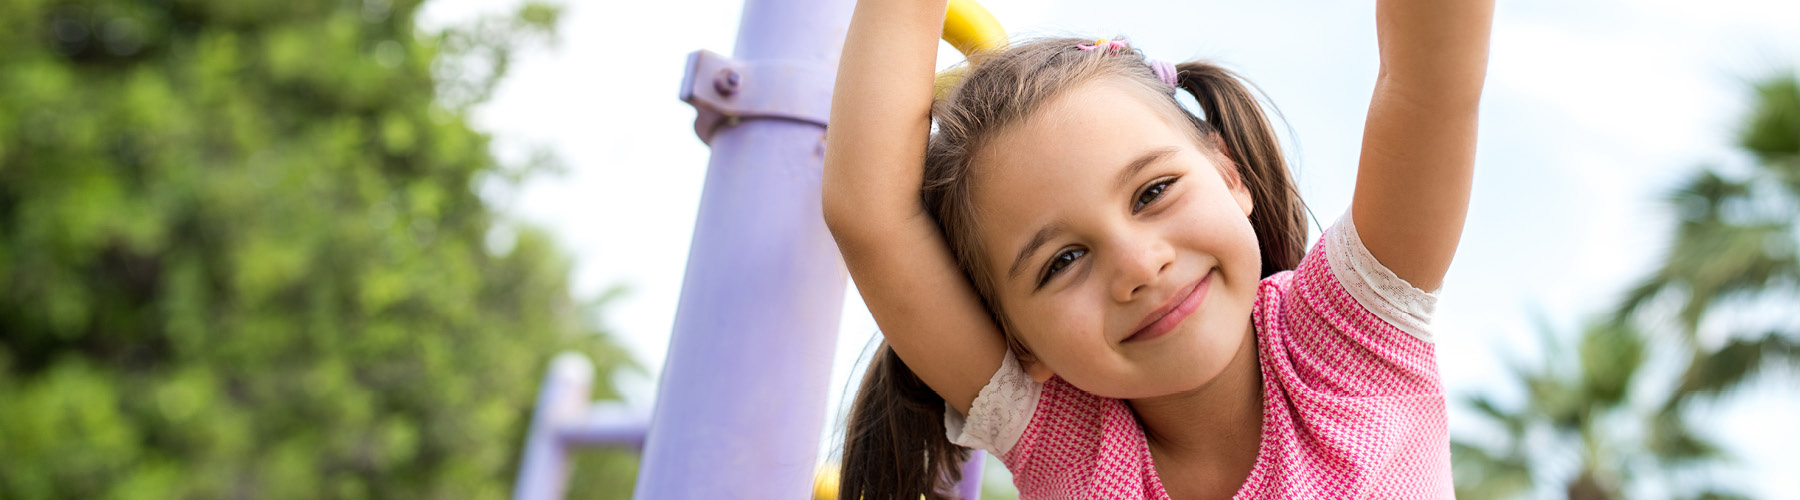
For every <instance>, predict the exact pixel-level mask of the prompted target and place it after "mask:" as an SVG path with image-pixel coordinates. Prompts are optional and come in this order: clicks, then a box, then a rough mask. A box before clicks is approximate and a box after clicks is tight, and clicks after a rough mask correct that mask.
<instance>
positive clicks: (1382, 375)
mask: <svg viewBox="0 0 1800 500" xmlns="http://www.w3.org/2000/svg"><path fill="white" fill-rule="evenodd" d="M1320 239H1321V241H1320V242H1319V243H1318V244H1317V245H1314V247H1313V249H1312V251H1310V252H1308V253H1307V255H1306V257H1305V258H1304V259H1302V260H1301V261H1300V268H1299V269H1297V270H1294V271H1287V272H1282V273H1279V274H1276V275H1274V276H1270V277H1268V278H1266V279H1264V280H1262V285H1261V286H1260V287H1259V288H1258V290H1257V293H1256V306H1255V308H1254V310H1253V312H1252V315H1253V321H1254V322H1255V327H1256V339H1257V353H1258V355H1259V357H1260V360H1261V369H1262V379H1263V382H1262V393H1263V423H1262V436H1263V438H1262V445H1261V449H1260V450H1259V451H1258V452H1257V457H1256V466H1255V468H1254V469H1252V470H1251V471H1250V476H1249V477H1248V478H1246V479H1245V480H1244V484H1243V486H1242V487H1240V488H1239V489H1238V492H1237V495H1236V496H1235V497H1234V498H1238V499H1255V498H1449V497H1452V496H1453V495H1454V493H1453V490H1452V488H1451V481H1450V437H1449V433H1448V429H1447V425H1446V422H1445V416H1444V413H1445V402H1444V391H1443V384H1442V382H1441V381H1440V379H1439V378H1438V371H1437V362H1436V359H1435V357H1434V355H1433V350H1432V344H1431V333H1430V331H1429V330H1428V325H1429V321H1430V316H1431V310H1432V308H1433V306H1434V305H1435V303H1436V300H1437V296H1436V295H1435V294H1434V293H1427V292H1424V291H1421V290H1418V289H1416V288H1413V287H1412V286H1411V285H1409V284H1407V283H1406V282H1405V281H1403V280H1401V279H1400V278H1399V277H1397V276H1395V275H1394V273H1393V272H1391V271H1389V270H1388V269H1387V268H1385V267H1382V266H1381V264H1380V263H1379V262H1376V260H1375V258H1374V257H1373V256H1371V255H1370V254H1369V252H1368V250H1367V249H1366V248H1365V247H1363V245H1362V240H1361V239H1360V238H1359V237H1357V235H1356V228H1355V227H1353V225H1352V224H1351V221H1350V216H1349V214H1345V215H1344V216H1343V217H1342V218H1340V219H1339V220H1338V222H1337V224H1336V225H1334V226H1333V227H1332V228H1331V229H1329V230H1326V232H1325V235H1324V236H1323V237H1322V238H1320ZM969 413H970V416H969V417H967V418H966V419H965V418H964V417H963V416H962V415H961V414H959V413H958V412H956V410H954V409H951V410H949V411H947V412H946V415H945V420H946V425H947V427H948V428H949V434H950V438H951V442H954V443H957V444H959V445H963V446H968V447H972V448H981V449H986V450H988V452H989V453H992V454H994V456H996V457H1000V459H1001V461H1002V462H1004V463H1005V464H1006V467H1007V469H1009V470H1011V471H1012V473H1013V484H1014V485H1016V486H1017V487H1018V489H1019V498H1021V499H1025V500H1033V499H1162V500H1166V499H1168V498H1169V495H1168V493H1167V492H1166V491H1164V490H1163V485H1162V481H1161V480H1160V479H1159V478H1158V477H1157V475H1156V467H1155V465H1154V463H1153V461H1152V457H1151V455H1150V448H1149V445H1148V444H1147V443H1146V442H1145V440H1144V432H1143V429H1142V428H1140V427H1139V426H1138V423H1137V420H1136V419H1135V418H1134V417H1133V415H1132V413H1131V409H1130V407H1128V406H1127V405H1126V404H1125V402H1124V401H1121V400H1117V399H1110V398H1103V397H1099V396H1095V395H1092V394H1088V393H1087V392H1085V391H1082V390H1081V389H1077V388H1075V387H1074V386H1071V385H1069V384H1068V383H1067V382H1064V381H1062V379H1060V378H1051V379H1050V380H1049V381H1048V382H1044V383H1037V382H1036V381H1033V380H1031V378H1030V377H1029V376H1027V375H1026V374H1025V372H1024V371H1023V370H1021V369H1020V368H1019V363H1018V360H1017V359H1016V358H1015V357H1013V355H1012V354H1010V353H1009V354H1007V357H1006V359H1005V360H1004V361H1003V362H1002V366H1001V368H1000V371H999V372H997V373H995V374H994V378H993V379H992V380H991V381H989V383H988V385H987V386H985V387H983V388H982V390H981V393H980V395H979V396H977V397H976V399H975V403H974V405H973V407H972V408H971V409H970V411H969Z"/></svg>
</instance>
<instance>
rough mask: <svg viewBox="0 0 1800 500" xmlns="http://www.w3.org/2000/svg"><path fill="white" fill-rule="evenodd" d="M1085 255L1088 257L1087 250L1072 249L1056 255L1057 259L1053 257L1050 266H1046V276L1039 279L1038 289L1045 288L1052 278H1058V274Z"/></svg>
mask: <svg viewBox="0 0 1800 500" xmlns="http://www.w3.org/2000/svg"><path fill="white" fill-rule="evenodd" d="M1083 255H1087V250H1082V249H1079V248H1071V249H1068V250H1064V251H1063V252H1062V253H1059V254H1056V256H1055V257H1051V258H1050V265H1048V266H1044V276H1043V277H1042V278H1038V288H1043V287H1044V284H1045V283H1049V282H1050V278H1052V277H1055V276H1056V273H1059V272H1062V270H1063V269H1065V268H1067V267H1069V266H1071V265H1074V264H1075V259H1079V258H1081V256H1083Z"/></svg>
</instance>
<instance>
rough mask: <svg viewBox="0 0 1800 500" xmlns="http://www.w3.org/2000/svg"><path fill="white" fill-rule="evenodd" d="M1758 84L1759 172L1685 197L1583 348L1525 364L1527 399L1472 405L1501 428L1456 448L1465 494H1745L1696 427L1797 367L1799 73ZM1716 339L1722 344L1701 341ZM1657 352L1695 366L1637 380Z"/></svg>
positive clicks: (1685, 191) (1722, 179)
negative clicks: (1705, 416) (1701, 416)
mask: <svg viewBox="0 0 1800 500" xmlns="http://www.w3.org/2000/svg"><path fill="white" fill-rule="evenodd" d="M1754 88H1755V97H1756V99H1755V101H1754V107H1753V108H1752V109H1753V111H1752V113H1751V116H1750V117H1749V118H1748V120H1747V121H1746V124H1745V127H1744V128H1743V129H1742V130H1741V131H1740V139H1739V145H1740V146H1742V147H1743V148H1744V149H1745V151H1746V152H1748V153H1749V156H1750V157H1751V158H1752V159H1753V162H1752V165H1751V166H1750V168H1748V169H1744V171H1731V170H1727V169H1721V168H1705V169H1701V170H1700V171H1699V172H1697V173H1696V174H1694V175H1693V176H1692V177H1690V178H1689V179H1688V180H1686V181H1685V182H1683V184H1682V185H1681V187H1679V188H1678V189H1676V190H1675V191H1674V193H1673V195H1671V196H1670V198H1669V202H1670V205H1671V207H1672V208H1673V209H1674V213H1675V214H1676V220H1675V221H1674V222H1675V228H1674V231H1673V233H1674V241H1673V242H1672V243H1671V244H1670V247H1669V250H1668V252H1667V254H1666V255H1665V256H1664V258H1663V261H1662V263H1660V265H1659V266H1658V267H1657V268H1655V269H1653V270H1652V271H1651V272H1650V273H1649V275H1648V276H1646V277H1645V278H1644V279H1642V281H1640V283H1639V284H1638V285H1637V286H1635V287H1634V288H1632V289H1631V290H1630V291H1628V292H1627V293H1626V295H1625V296H1624V298H1623V299H1622V300H1621V301H1620V302H1621V303H1620V305H1619V306H1618V308H1617V309H1616V311H1615V312H1613V313H1612V314H1609V315H1608V317H1607V318H1605V319H1604V320H1602V321H1600V322H1598V323H1595V324H1593V325H1590V326H1589V327H1588V328H1586V329H1584V330H1583V331H1581V332H1580V335H1579V336H1578V338H1579V340H1578V342H1579V347H1578V348H1577V351H1578V353H1577V354H1575V355H1570V354H1568V352H1567V351H1569V349H1568V348H1567V347H1560V344H1559V342H1558V340H1557V338H1556V336H1554V335H1546V338H1545V342H1544V344H1545V345H1546V346H1550V347H1549V349H1548V353H1547V355H1546V359H1545V360H1544V361H1543V362H1542V363H1539V364H1537V365H1529V366H1528V365H1523V364H1517V363H1515V368H1514V369H1513V376H1514V377H1515V379H1516V381H1518V382H1519V383H1520V384H1521V385H1523V386H1524V387H1525V389H1526V391H1525V392H1526V398H1525V401H1524V402H1523V403H1522V404H1519V405H1514V406H1512V407H1503V406H1501V405H1499V404H1497V403H1495V402H1494V401H1492V400H1491V399H1489V398H1487V397H1485V396H1477V397H1474V398H1471V399H1470V400H1469V404H1470V406H1471V407H1472V408H1473V409H1474V410H1476V411H1477V412H1478V413H1479V414H1481V415H1484V416H1485V417H1486V420H1488V421H1489V422H1488V423H1491V424H1494V425H1495V426H1496V427H1498V428H1499V429H1501V430H1503V431H1504V434H1502V439H1501V440H1500V442H1498V443H1495V442H1482V441H1479V440H1461V439H1459V440H1457V441H1456V442H1455V443H1453V452H1452V456H1453V457H1455V460H1456V463H1455V468H1456V479H1457V491H1458V497H1459V498H1468V499H1482V498H1513V497H1517V496H1519V495H1521V494H1523V493H1527V492H1530V491H1532V489H1533V488H1535V487H1536V485H1538V484H1549V485H1556V486H1558V489H1559V490H1562V491H1565V492H1566V493H1567V495H1568V498H1571V499H1581V500H1586V499H1595V500H1599V499H1618V498H1627V497H1628V496H1629V492H1630V491H1631V490H1632V488H1631V487H1632V485H1634V484H1644V483H1646V482H1659V483H1657V484H1660V485H1661V486H1662V487H1661V488H1659V489H1662V490H1664V491H1667V492H1672V493H1674V494H1679V495H1680V496H1676V497H1677V498H1695V499H1729V498H1740V496H1738V495H1735V494H1733V493H1732V492H1733V491H1736V490H1738V488H1733V487H1732V485H1727V484H1720V483H1719V482H1717V481H1716V480H1714V479H1711V478H1710V477H1709V476H1708V475H1707V474H1706V471H1707V470H1708V468H1709V467H1711V466H1715V465H1718V464H1719V463H1721V462H1722V461H1724V460H1726V459H1728V458H1729V456H1728V454H1727V453H1726V452H1725V451H1724V450H1723V449H1722V447H1720V446H1719V445H1717V444H1715V443H1713V442H1711V441H1710V440H1708V439H1707V438H1706V437H1705V436H1704V435H1703V434H1702V433H1697V432H1695V431H1694V430H1692V429H1691V428H1690V426H1689V423H1688V420H1689V415H1690V413H1691V412H1692V411H1693V408H1692V406H1693V403H1695V402H1701V401H1709V400H1714V399H1716V398H1717V397H1718V396H1719V395H1721V394H1725V393H1728V392H1729V391H1730V390H1732V389H1735V388H1737V387H1740V386H1742V385H1743V384H1744V383H1746V382H1749V381H1751V380H1754V379H1755V378H1756V377H1757V375H1759V374H1762V373H1764V372H1765V371H1766V370H1767V369H1769V368H1773V367H1778V366H1789V367H1797V366H1800V330H1794V328H1795V323H1794V321H1793V319H1795V316H1794V314H1795V312H1794V309H1793V304H1794V303H1796V301H1800V257H1797V256H1796V255H1797V252H1796V249H1797V248H1800V80H1797V79H1796V77H1795V76H1794V75H1792V74H1787V75H1782V76H1778V77H1775V78H1771V79H1768V80H1765V81H1762V82H1760V83H1758V84H1756V85H1755V86H1754ZM1709 321H1710V322H1709ZM1544 331H1545V332H1548V331H1549V330H1548V328H1545V329H1544ZM1703 332H1705V333H1706V335H1705V336H1706V337H1712V338H1715V339H1722V340H1718V341H1710V342H1709V341H1703V338H1702V337H1703ZM1657 346H1661V347H1665V348H1667V349H1668V350H1669V351H1670V353H1669V358H1670V359H1673V360H1675V361H1676V362H1677V363H1683V362H1685V364H1682V365H1678V366H1676V367H1675V373H1676V374H1678V375H1676V376H1674V380H1672V381H1652V382H1645V380H1647V379H1646V378H1645V377H1642V376H1640V371H1641V370H1640V368H1642V364H1643V361H1644V359H1645V356H1646V352H1647V350H1648V349H1647V348H1648V347H1657ZM1568 457H1574V458H1575V459H1574V460H1573V462H1574V464H1575V465H1574V466H1572V467H1571V466H1569V465H1568V464H1569V462H1570V460H1567V458H1568ZM1570 471H1572V473H1571V472H1570Z"/></svg>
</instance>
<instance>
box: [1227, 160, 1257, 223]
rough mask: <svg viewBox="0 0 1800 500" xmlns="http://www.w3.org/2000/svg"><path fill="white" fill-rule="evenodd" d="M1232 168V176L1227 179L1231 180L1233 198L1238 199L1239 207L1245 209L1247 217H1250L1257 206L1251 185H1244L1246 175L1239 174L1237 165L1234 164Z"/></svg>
mask: <svg viewBox="0 0 1800 500" xmlns="http://www.w3.org/2000/svg"><path fill="white" fill-rule="evenodd" d="M1230 170H1231V173H1230V174H1229V175H1230V178H1228V179H1226V180H1227V181H1229V182H1230V186H1229V187H1230V188H1231V199H1232V200H1234V201H1237V204H1238V208H1240V209H1243V211H1244V216H1245V217H1249V216H1250V212H1252V211H1254V209H1255V207H1256V200H1255V199H1254V198H1251V197H1250V187H1249V186H1245V185H1244V176H1241V175H1238V173H1237V167H1236V166H1233V167H1231V168H1230Z"/></svg>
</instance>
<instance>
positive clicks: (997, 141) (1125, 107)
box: [973, 80, 1194, 222]
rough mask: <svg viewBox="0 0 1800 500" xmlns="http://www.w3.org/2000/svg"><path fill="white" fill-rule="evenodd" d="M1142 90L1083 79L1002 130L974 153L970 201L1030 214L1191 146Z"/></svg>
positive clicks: (1106, 188) (1108, 185)
mask: <svg viewBox="0 0 1800 500" xmlns="http://www.w3.org/2000/svg"><path fill="white" fill-rule="evenodd" d="M1146 93H1147V92H1146V91H1143V90H1140V89H1136V88H1133V87H1132V86H1131V84H1129V83H1120V82H1111V81H1106V80H1100V81H1096V82H1092V83H1088V84H1084V85H1080V86H1077V87H1075V88H1072V89H1070V90H1069V91H1068V92H1067V93H1065V94H1064V95H1062V96H1058V97H1057V98H1056V99H1054V100H1052V101H1050V102H1048V103H1045V105H1044V106H1043V107H1041V108H1040V109H1038V110H1037V111H1036V112H1034V113H1032V114H1031V115H1029V116H1027V117H1026V118H1025V119H1024V120H1022V121H1020V122H1019V123H1017V124H1014V125H1012V126H1010V127H1007V128H1005V129H1003V130H1000V131H999V132H998V133H997V134H996V135H995V136H994V137H993V140H991V141H989V142H988V144H987V146H986V147H985V148H983V149H984V150H983V151H982V152H981V153H982V154H981V155H980V156H978V157H977V159H976V165H975V167H976V171H977V175H976V177H977V179H976V182H975V183H974V184H973V187H974V190H975V192H974V195H975V202H976V203H977V204H978V205H980V206H981V207H982V211H983V212H989V213H997V214H998V213H1005V212H1017V213H1007V214H1005V215H1007V217H1004V218H1005V219H1018V218H1025V219H1032V218H1035V217H1030V215H1032V214H1034V213H1039V212H1043V211H1044V210H1045V209H1046V208H1051V207H1054V206H1056V205H1060V204H1063V203H1069V202H1076V203H1079V202H1082V201H1083V199H1084V198H1088V197H1091V196H1095V195H1103V194H1105V193H1108V192H1111V191H1113V190H1114V188H1115V187H1116V186H1115V184H1117V182H1116V181H1119V180H1120V179H1119V177H1120V174H1122V173H1127V171H1128V170H1130V169H1131V168H1132V167H1133V166H1135V165H1136V162H1137V161H1138V160H1141V159H1142V158H1144V157H1145V156H1146V155H1148V154H1151V153H1156V152H1159V151H1170V150H1175V151H1178V152H1179V153H1182V154H1184V153H1190V152H1194V141H1193V140H1192V135H1191V134H1190V133H1185V132H1184V131H1183V130H1180V129H1177V128H1176V127H1175V126H1174V124H1172V123H1171V122H1172V121H1173V120H1171V119H1169V118H1168V113H1167V112H1165V111H1161V110H1158V109H1156V108H1154V107H1153V105H1152V103H1149V102H1146V101H1147V100H1148V99H1146V96H1145V94H1146ZM1044 215H1049V214H1044ZM1019 222H1025V221H1022V220H1021V221H1019Z"/></svg>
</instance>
